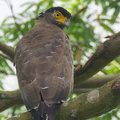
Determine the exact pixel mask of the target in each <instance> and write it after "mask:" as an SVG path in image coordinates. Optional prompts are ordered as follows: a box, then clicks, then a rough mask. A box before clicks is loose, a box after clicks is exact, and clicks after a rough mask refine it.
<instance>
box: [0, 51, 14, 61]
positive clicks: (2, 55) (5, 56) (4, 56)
mask: <svg viewBox="0 0 120 120" xmlns="http://www.w3.org/2000/svg"><path fill="white" fill-rule="evenodd" d="M0 56H1V57H3V58H5V59H8V60H10V61H11V62H13V59H11V58H10V57H8V56H7V55H4V54H1V53H0Z"/></svg>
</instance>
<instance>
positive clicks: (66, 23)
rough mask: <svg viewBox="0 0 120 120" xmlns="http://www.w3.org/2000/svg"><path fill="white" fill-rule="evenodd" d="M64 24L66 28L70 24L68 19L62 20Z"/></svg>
mask: <svg viewBox="0 0 120 120" xmlns="http://www.w3.org/2000/svg"><path fill="white" fill-rule="evenodd" d="M64 25H65V27H67V28H68V27H69V26H70V21H69V20H68V21H66V22H64Z"/></svg>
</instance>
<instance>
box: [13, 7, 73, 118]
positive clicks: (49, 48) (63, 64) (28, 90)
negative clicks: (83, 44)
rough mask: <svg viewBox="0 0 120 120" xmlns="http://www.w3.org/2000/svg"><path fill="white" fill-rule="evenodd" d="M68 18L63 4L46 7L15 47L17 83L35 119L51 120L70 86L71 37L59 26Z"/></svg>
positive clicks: (71, 64) (71, 67)
mask: <svg viewBox="0 0 120 120" xmlns="http://www.w3.org/2000/svg"><path fill="white" fill-rule="evenodd" d="M58 13H59V16H61V17H63V18H62V19H61V17H59V16H58ZM64 18H65V19H64ZM70 18H71V15H70V13H68V12H67V11H66V10H65V9H64V8H61V7H54V8H51V9H48V10H47V11H46V12H44V13H41V14H40V16H39V17H38V18H37V21H36V24H35V26H34V27H33V28H32V30H31V31H29V32H28V33H27V34H26V35H25V36H24V37H23V38H22V39H21V40H20V41H19V43H18V45H17V47H16V53H15V64H16V70H17V77H18V82H19V87H20V90H21V94H22V98H23V101H24V103H25V106H26V108H27V109H28V110H29V111H30V112H31V113H32V115H33V117H34V120H54V119H55V116H56V114H57V112H58V110H59V107H60V105H61V103H62V102H64V101H65V100H67V98H68V95H69V93H70V91H71V89H72V86H73V59H72V52H71V48H70V43H69V42H70V40H69V37H68V36H67V35H66V33H65V32H64V31H63V30H62V29H63V28H64V27H65V26H68V23H69V20H70ZM63 19H64V20H63Z"/></svg>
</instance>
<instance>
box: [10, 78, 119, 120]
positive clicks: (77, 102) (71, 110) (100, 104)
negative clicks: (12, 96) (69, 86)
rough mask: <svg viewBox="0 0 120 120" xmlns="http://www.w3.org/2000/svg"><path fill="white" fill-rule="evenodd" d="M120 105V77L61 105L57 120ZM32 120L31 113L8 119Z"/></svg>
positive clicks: (92, 114) (79, 118) (81, 119)
mask: <svg viewBox="0 0 120 120" xmlns="http://www.w3.org/2000/svg"><path fill="white" fill-rule="evenodd" d="M119 105H120V77H118V78H116V79H114V80H112V81H110V82H108V83H107V84H105V85H103V86H102V87H100V88H99V89H96V90H93V91H90V92H88V93H84V94H82V95H80V96H78V97H76V98H74V99H72V100H69V101H67V102H66V103H64V104H63V105H62V106H61V109H60V112H59V113H58V115H57V118H56V119H57V120H84V119H88V118H93V117H97V116H99V115H102V114H104V113H106V112H109V111H111V110H113V109H114V108H116V107H117V106H119ZM23 117H24V119H25V120H32V118H31V115H30V113H23V114H21V115H19V116H17V117H11V118H9V119H8V120H23Z"/></svg>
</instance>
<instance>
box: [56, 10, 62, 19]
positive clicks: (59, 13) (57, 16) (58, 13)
mask: <svg viewBox="0 0 120 120" xmlns="http://www.w3.org/2000/svg"><path fill="white" fill-rule="evenodd" d="M61 16H62V14H61V12H58V11H57V12H55V13H54V17H56V18H60V17H61Z"/></svg>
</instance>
